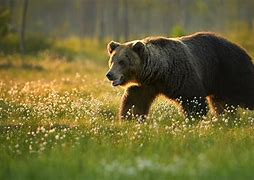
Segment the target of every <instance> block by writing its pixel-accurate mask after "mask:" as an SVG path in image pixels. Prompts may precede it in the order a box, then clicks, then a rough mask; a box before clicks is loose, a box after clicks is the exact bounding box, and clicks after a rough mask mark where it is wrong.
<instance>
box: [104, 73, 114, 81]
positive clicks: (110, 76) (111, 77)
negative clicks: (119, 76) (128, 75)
mask: <svg viewBox="0 0 254 180" xmlns="http://www.w3.org/2000/svg"><path fill="white" fill-rule="evenodd" d="M106 77H107V78H108V79H109V80H110V81H112V80H114V75H113V73H112V72H110V71H109V72H108V73H107V74H106Z"/></svg>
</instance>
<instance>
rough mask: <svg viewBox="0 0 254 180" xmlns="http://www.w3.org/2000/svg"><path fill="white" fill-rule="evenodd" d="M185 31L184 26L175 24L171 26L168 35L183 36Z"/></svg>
mask: <svg viewBox="0 0 254 180" xmlns="http://www.w3.org/2000/svg"><path fill="white" fill-rule="evenodd" d="M185 34H186V33H185V31H184V28H183V27H182V26H180V25H176V26H174V27H172V29H171V32H170V36H171V37H180V36H184V35H185Z"/></svg>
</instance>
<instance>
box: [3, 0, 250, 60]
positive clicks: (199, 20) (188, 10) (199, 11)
mask: <svg viewBox="0 0 254 180" xmlns="http://www.w3.org/2000/svg"><path fill="white" fill-rule="evenodd" d="M253 9H254V0H139V1H137V0H107V1H105V0H43V1H41V0H0V51H1V52H2V53H5V54H6V53H7V54H9V53H34V52H38V51H39V52H40V51H42V50H45V49H54V50H55V51H54V52H56V53H58V54H60V55H64V56H67V58H73V56H74V54H75V53H76V54H75V56H76V55H78V54H79V55H80V53H77V51H79V50H81V49H82V47H83V46H84V45H83V46H82V44H80V43H81V41H82V40H84V39H86V42H87V41H93V43H95V42H97V43H99V44H100V45H101V46H102V47H104V48H105V46H104V45H105V43H106V42H107V41H109V40H111V39H114V40H116V41H121V42H123V41H127V40H132V39H141V38H144V37H145V36H154V35H161V36H171V37H175V36H181V35H185V34H189V33H192V32H196V31H215V32H218V33H220V34H222V35H224V36H226V37H228V38H230V39H231V40H232V41H235V42H237V43H240V44H241V45H242V46H244V47H245V48H247V49H248V50H249V51H251V53H252V51H253V50H252V49H254V45H253V44H254V35H253V34H254V28H253V27H254V11H253ZM67 41H68V42H67ZM64 42H65V43H64ZM83 43H84V42H83ZM64 44H66V46H64ZM68 44H69V47H67V46H68ZM88 44H89V43H88ZM75 47H76V49H75ZM79 48H80V49H79ZM68 49H69V50H68ZM79 52H80V51H79Z"/></svg>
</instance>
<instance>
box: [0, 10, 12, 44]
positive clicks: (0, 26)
mask: <svg viewBox="0 0 254 180" xmlns="http://www.w3.org/2000/svg"><path fill="white" fill-rule="evenodd" d="M9 27H10V11H9V10H8V9H6V8H1V7H0V39H1V38H3V37H4V36H6V35H7V33H8V32H9V30H10V28H9Z"/></svg>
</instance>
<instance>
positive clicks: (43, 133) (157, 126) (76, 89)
mask: <svg viewBox="0 0 254 180" xmlns="http://www.w3.org/2000/svg"><path fill="white" fill-rule="evenodd" d="M75 41H76V40H73V42H72V43H73V44H72V43H71V41H70V43H68V42H67V41H66V42H63V43H60V42H59V43H58V44H56V45H55V47H59V48H62V49H70V50H69V51H71V52H73V53H74V54H73V55H72V56H73V57H74V58H73V60H72V61H69V60H68V58H67V57H68V56H61V55H58V54H54V53H51V51H53V50H52V49H49V51H43V52H40V53H39V54H37V55H27V56H20V55H18V54H17V55H2V56H0V77H1V80H0V179H26V180H27V179H251V178H253V168H254V138H253V137H254V126H253V123H254V112H251V111H246V110H242V109H239V110H238V111H237V115H235V116H227V115H225V116H221V117H218V118H214V117H213V116H211V115H210V114H209V115H208V117H207V119H205V120H203V121H200V122H198V123H196V124H195V125H193V124H189V123H186V120H185V119H184V117H183V116H182V114H181V113H179V112H178V109H177V108H176V107H175V106H174V105H172V104H170V102H168V101H167V100H166V99H165V98H163V97H160V98H159V99H158V100H157V101H156V102H155V104H154V105H153V106H152V110H151V113H150V117H149V119H148V120H147V121H146V122H145V123H138V122H135V121H132V122H119V121H117V113H118V107H119V103H120V99H121V95H122V93H123V90H122V89H121V88H113V87H111V85H110V83H109V82H107V80H106V79H105V73H106V71H107V59H106V54H105V52H104V51H102V49H98V46H99V45H98V44H97V46H96V43H95V47H96V48H93V47H89V46H88V44H87V42H86V41H84V42H83V43H81V44H76V43H75ZM81 42H82V41H81ZM86 44H87V45H86ZM83 47H87V49H86V50H83ZM89 48H90V49H89ZM101 48H102V47H101ZM63 51H64V53H68V52H66V51H65V50H63ZM54 52H55V53H56V51H54ZM86 52H87V53H86ZM80 54H83V55H82V56H80ZM104 59H105V60H104Z"/></svg>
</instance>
